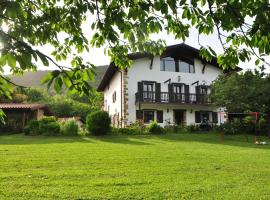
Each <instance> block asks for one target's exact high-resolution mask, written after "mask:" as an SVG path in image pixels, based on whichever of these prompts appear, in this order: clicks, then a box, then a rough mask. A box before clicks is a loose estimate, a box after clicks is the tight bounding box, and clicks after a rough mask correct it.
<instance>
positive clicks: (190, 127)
mask: <svg viewBox="0 0 270 200" xmlns="http://www.w3.org/2000/svg"><path fill="white" fill-rule="evenodd" d="M185 130H186V132H188V133H194V132H198V131H199V130H200V128H199V126H198V125H196V124H190V125H187V126H185Z"/></svg>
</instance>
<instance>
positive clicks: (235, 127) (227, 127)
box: [217, 119, 245, 135]
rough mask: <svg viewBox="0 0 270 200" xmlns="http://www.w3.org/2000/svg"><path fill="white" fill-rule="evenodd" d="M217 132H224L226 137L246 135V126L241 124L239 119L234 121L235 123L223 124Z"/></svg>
mask: <svg viewBox="0 0 270 200" xmlns="http://www.w3.org/2000/svg"><path fill="white" fill-rule="evenodd" d="M217 130H219V131H221V132H223V133H224V134H226V135H235V134H240V133H244V131H245V130H244V124H243V123H241V121H240V120H239V119H234V120H233V121H230V122H225V123H223V124H221V125H220V126H219V127H218V128H217Z"/></svg>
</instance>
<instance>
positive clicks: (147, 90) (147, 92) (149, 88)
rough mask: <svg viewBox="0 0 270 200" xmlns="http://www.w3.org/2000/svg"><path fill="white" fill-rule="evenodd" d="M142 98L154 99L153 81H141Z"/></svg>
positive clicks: (149, 100) (145, 99)
mask: <svg viewBox="0 0 270 200" xmlns="http://www.w3.org/2000/svg"><path fill="white" fill-rule="evenodd" d="M143 100H144V101H148V102H153V101H154V100H155V83H154V82H143Z"/></svg>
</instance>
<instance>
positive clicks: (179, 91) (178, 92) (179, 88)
mask: <svg viewBox="0 0 270 200" xmlns="http://www.w3.org/2000/svg"><path fill="white" fill-rule="evenodd" d="M183 90H184V85H183V84H173V95H174V102H182V101H183V99H184V98H183V93H184V91H183Z"/></svg>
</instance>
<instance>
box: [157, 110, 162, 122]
mask: <svg viewBox="0 0 270 200" xmlns="http://www.w3.org/2000/svg"><path fill="white" fill-rule="evenodd" d="M157 122H158V123H163V111H162V110H158V111H157Z"/></svg>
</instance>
